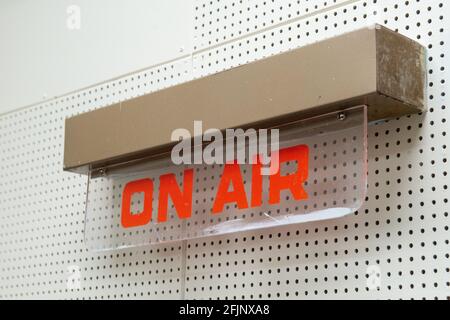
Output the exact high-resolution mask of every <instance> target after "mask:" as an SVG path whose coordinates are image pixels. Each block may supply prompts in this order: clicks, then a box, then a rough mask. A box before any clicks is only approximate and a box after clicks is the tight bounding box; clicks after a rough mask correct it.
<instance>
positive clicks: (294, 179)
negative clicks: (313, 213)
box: [269, 145, 309, 204]
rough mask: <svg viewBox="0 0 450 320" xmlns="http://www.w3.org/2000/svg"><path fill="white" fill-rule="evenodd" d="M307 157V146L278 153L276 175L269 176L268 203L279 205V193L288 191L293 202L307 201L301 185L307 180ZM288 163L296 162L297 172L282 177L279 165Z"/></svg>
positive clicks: (306, 195)
mask: <svg viewBox="0 0 450 320" xmlns="http://www.w3.org/2000/svg"><path fill="white" fill-rule="evenodd" d="M308 155H309V148H308V146H307V145H299V146H295V147H291V148H286V149H282V150H280V151H279V161H280V166H279V170H278V172H277V173H275V174H273V175H271V176H270V178H269V179H270V180H269V181H270V183H269V184H270V187H269V203H270V204H277V203H280V193H281V191H282V190H286V189H289V190H290V191H291V193H292V195H293V196H294V199H295V200H297V201H298V200H303V199H308V194H307V193H306V191H305V189H304V188H303V183H304V182H305V181H306V180H307V179H308ZM288 161H297V171H296V172H295V173H293V174H290V175H286V176H282V175H281V164H282V163H284V162H288Z"/></svg>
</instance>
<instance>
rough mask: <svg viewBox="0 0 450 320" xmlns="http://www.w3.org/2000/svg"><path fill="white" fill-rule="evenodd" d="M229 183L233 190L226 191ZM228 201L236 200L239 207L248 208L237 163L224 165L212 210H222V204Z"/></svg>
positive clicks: (216, 211)
mask: <svg viewBox="0 0 450 320" xmlns="http://www.w3.org/2000/svg"><path fill="white" fill-rule="evenodd" d="M230 184H232V185H233V191H228V188H229V185H230ZM230 202H236V203H237V206H238V208H239V209H246V208H248V203H247V196H246V194H245V188H244V182H243V180H242V175H241V168H240V166H239V164H237V163H230V164H226V165H225V166H224V169H223V173H222V179H221V180H220V184H219V188H218V190H217V194H216V199H215V201H214V205H213V208H212V212H213V213H219V212H222V210H223V207H224V205H225V204H226V203H230Z"/></svg>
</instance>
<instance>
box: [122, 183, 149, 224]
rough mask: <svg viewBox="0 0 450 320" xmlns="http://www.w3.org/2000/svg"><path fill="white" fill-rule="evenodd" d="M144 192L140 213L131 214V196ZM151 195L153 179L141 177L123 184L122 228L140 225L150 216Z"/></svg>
mask: <svg viewBox="0 0 450 320" xmlns="http://www.w3.org/2000/svg"><path fill="white" fill-rule="evenodd" d="M141 192H143V193H144V206H143V210H142V212H140V213H136V214H133V213H132V212H131V197H132V196H133V194H135V193H141ZM152 195H153V181H152V180H150V179H142V180H136V181H131V182H128V183H127V184H126V185H125V188H124V190H123V194H122V216H121V222H122V226H123V227H124V228H131V227H137V226H142V225H145V224H147V223H149V221H150V220H151V218H152Z"/></svg>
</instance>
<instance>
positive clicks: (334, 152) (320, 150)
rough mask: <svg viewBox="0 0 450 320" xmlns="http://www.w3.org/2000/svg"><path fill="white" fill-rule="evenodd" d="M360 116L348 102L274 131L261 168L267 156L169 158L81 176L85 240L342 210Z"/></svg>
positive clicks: (361, 179) (151, 236) (354, 193)
mask: <svg viewBox="0 0 450 320" xmlns="http://www.w3.org/2000/svg"><path fill="white" fill-rule="evenodd" d="M365 116H366V114H365V107H357V108H352V109H348V110H346V111H345V116H344V117H342V116H341V115H339V114H337V113H333V114H328V115H325V116H320V117H315V118H311V119H308V121H305V122H303V123H300V124H298V125H296V126H293V127H292V128H289V129H285V130H282V131H281V133H280V139H279V146H278V147H277V149H276V150H275V151H274V150H272V151H271V153H270V157H269V160H270V170H264V169H267V164H268V162H267V161H264V158H267V157H265V155H263V154H260V153H256V154H253V155H252V159H254V161H252V162H251V163H238V161H227V162H226V163H225V164H205V163H202V164H200V163H191V164H184V165H177V164H174V163H173V162H172V161H170V159H169V161H159V162H158V161H155V162H148V163H141V164H139V165H136V166H134V167H132V168H131V167H130V168H126V169H125V170H122V171H117V172H111V173H109V174H107V175H106V176H105V177H103V178H95V179H90V181H89V189H88V197H87V205H86V209H87V216H86V222H85V223H86V225H85V241H86V243H87V244H88V246H89V247H90V248H92V249H95V250H104V249H112V248H121V247H129V246H136V245H144V244H151V243H161V242H169V241H179V240H183V239H193V238H199V237H204V236H210V235H219V234H226V233H231V232H238V231H246V230H256V229H260V228H267V227H276V226H281V225H289V224H296V223H301V222H308V221H316V220H323V219H330V218H336V217H340V216H343V215H346V214H349V213H352V212H354V211H355V210H357V209H358V208H359V207H360V206H361V204H362V202H363V200H364V197H365V192H366V185H367V157H366V152H367V151H366V150H367V148H366V136H367V131H366V128H367V122H366V121H365ZM202 148H203V149H202V150H205V146H204V145H203V147H202ZM216 154H217V152H216V151H215V152H213V153H212V155H216ZM274 157H275V159H276V161H274ZM266 160H267V159H266ZM274 163H276V164H277V165H276V166H273V164H274ZM273 168H275V169H273Z"/></svg>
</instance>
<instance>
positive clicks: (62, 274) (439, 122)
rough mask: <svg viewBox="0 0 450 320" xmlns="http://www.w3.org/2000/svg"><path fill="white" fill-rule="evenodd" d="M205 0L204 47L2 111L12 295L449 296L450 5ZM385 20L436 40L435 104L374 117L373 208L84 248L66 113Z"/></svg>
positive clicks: (0, 208) (2, 288) (425, 0)
mask: <svg viewBox="0 0 450 320" xmlns="http://www.w3.org/2000/svg"><path fill="white" fill-rule="evenodd" d="M193 6H194V7H193V13H194V17H193V21H194V23H193V28H194V30H193V37H194V47H195V48H194V52H193V54H192V57H191V58H186V59H182V60H177V61H175V62H173V63H169V64H166V65H163V66H158V67H155V68H151V69H149V70H145V71H142V72H140V73H137V74H133V75H130V76H127V77H125V78H122V79H119V80H115V81H113V82H110V83H107V84H104V85H100V86H96V87H92V88H90V89H87V90H84V91H81V92H79V93H76V94H72V95H69V96H66V97H63V98H59V99H57V100H54V101H52V102H49V103H45V104H41V105H36V106H34V107H30V108H28V109H25V110H21V111H18V112H14V113H10V114H7V115H3V116H2V117H0V150H1V154H0V161H1V162H0V221H1V223H0V270H1V274H0V297H1V298H50V297H52V298H80V299H99V298H196V299H197V298H205V299H207V298H213V299H215V298H228V299H235V298H237V299H239V298H270V299H272V298H326V299H328V298H374V299H378V298H383V299H384V298H392V299H398V298H404V299H409V298H416V299H420V298H430V299H434V298H439V299H446V298H447V297H448V296H450V283H449V279H450V270H449V266H450V261H449V252H450V250H449V249H450V246H449V238H450V237H449V230H448V228H449V217H448V211H449V204H448V192H449V191H448V183H447V180H448V170H447V168H448V145H447V140H448V137H447V128H448V124H447V120H448V118H449V100H448V99H449V98H448V92H449V90H448V89H449V87H448V81H449V80H450V79H449V73H448V72H449V70H448V68H449V66H450V65H449V63H450V60H449V55H448V52H449V49H450V47H449V43H448V39H450V24H449V19H450V4H448V3H447V2H446V1H443V0H420V1H419V0H410V1H404V0H402V1H400V0H395V1H392V0H378V1H377V0H372V1H361V0H360V1H354V0H353V1H337V0H335V1H324V0H321V1H316V0H310V1H307V0H298V1H292V0H290V1H278V0H271V1H269V0H266V1H256V0H254V1H250V0H249V1H245V0H240V1H237V0H236V1H233V0H226V1H206V0H196V1H194V4H193ZM374 22H378V23H380V24H383V25H386V26H387V27H389V28H391V29H394V30H397V31H399V32H401V33H402V34H405V35H407V36H409V37H410V38H412V39H415V40H417V41H419V42H420V43H422V44H423V45H424V46H426V47H427V48H428V55H429V58H428V71H429V72H428V76H429V81H428V107H429V111H428V112H427V113H425V114H422V115H414V116H409V117H404V118H401V119H396V120H391V121H388V122H384V123H378V124H376V125H372V126H370V127H369V136H368V139H369V140H368V147H369V164H368V165H369V186H368V195H367V198H366V201H365V203H364V205H363V207H362V209H361V210H359V211H358V212H356V213H355V214H354V215H351V216H348V217H344V218H341V219H336V220H330V221H323V222H315V223H308V224H302V225H296V226H291V227H280V228H272V229H268V230H263V231H251V232H245V233H238V234H231V235H227V236H220V237H211V238H205V239H201V240H189V241H185V242H175V243H172V244H169V245H154V246H147V247H140V248H137V249H122V250H117V251H111V252H103V253H93V252H91V251H88V250H87V249H86V248H85V245H84V243H83V240H82V239H83V224H84V206H85V196H86V195H85V192H86V179H87V178H86V177H84V176H78V175H75V174H71V173H64V172H62V158H63V154H62V151H63V139H64V119H65V118H66V117H68V116H71V115H74V114H77V113H81V112H85V111H88V110H92V109H95V108H99V107H102V106H106V105H108V104H110V103H113V102H116V101H120V100H124V99H128V98H131V97H134V96H137V95H140V94H144V93H148V92H151V91H154V90H158V89H160V88H162V87H166V86H170V85H174V84H176V83H180V82H184V81H187V80H189V79H192V78H193V77H200V76H204V75H206V74H210V73H214V72H218V71H220V70H224V69H228V68H231V67H233V66H237V65H239V64H243V63H246V62H249V61H253V60H255V59H260V58H262V57H265V56H268V55H271V54H275V53H278V52H282V51H286V50H289V49H291V48H296V47H299V46H302V45H305V44H307V43H311V42H314V41H318V40H320V39H324V38H327V37H331V36H333V35H336V34H339V33H342V32H346V31H350V30H353V29H356V28H360V27H362V26H365V25H368V24H372V23H374ZM351 75H352V70H349V77H351ZM200 192H201V191H200ZM78 276H79V277H78ZM378 276H379V277H378ZM78 280H79V281H78Z"/></svg>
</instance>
